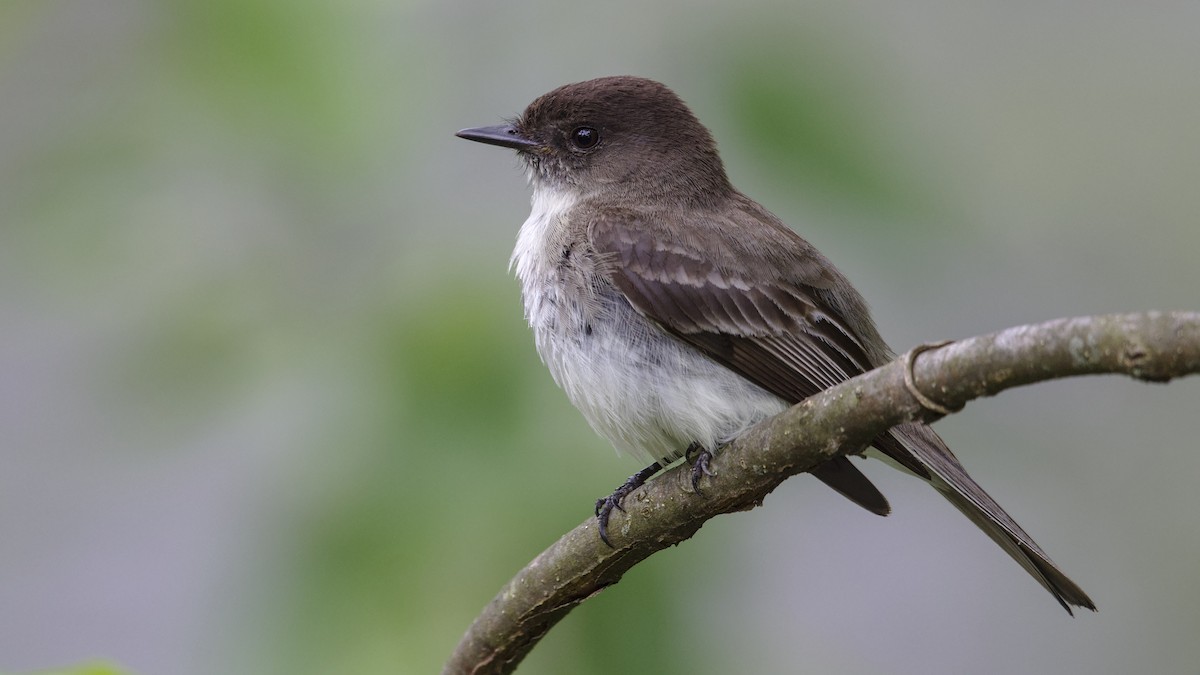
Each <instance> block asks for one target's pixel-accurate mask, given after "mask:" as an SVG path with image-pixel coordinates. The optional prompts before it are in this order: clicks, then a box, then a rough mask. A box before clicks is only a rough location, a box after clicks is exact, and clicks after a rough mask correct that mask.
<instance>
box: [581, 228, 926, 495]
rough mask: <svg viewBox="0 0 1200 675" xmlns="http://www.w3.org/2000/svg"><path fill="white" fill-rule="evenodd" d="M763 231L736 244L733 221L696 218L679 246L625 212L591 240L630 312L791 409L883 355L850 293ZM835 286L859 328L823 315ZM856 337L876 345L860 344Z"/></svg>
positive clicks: (818, 260) (781, 237)
mask: <svg viewBox="0 0 1200 675" xmlns="http://www.w3.org/2000/svg"><path fill="white" fill-rule="evenodd" d="M722 225H724V227H722ZM764 225H765V226H766V227H767V228H768V229H767V230H766V231H765V232H763V231H762V230H757V231H755V232H754V234H755V236H754V237H745V236H743V237H741V238H739V237H738V236H737V235H736V231H737V229H738V227H737V222H735V221H729V222H726V223H720V222H716V221H712V220H705V219H703V218H699V219H698V220H697V222H695V223H690V224H689V228H688V229H687V230H686V232H687V234H685V235H684V236H682V237H680V236H673V235H671V234H668V233H666V232H665V231H664V228H663V226H662V225H661V223H657V222H655V221H653V220H651V219H646V218H643V217H640V216H638V215H636V214H632V213H631V214H628V215H625V216H624V217H621V218H605V219H598V220H596V221H595V222H594V223H592V225H591V227H590V228H589V235H590V238H591V243H592V245H593V246H594V247H595V249H596V250H597V251H598V252H599V253H601V255H604V256H608V259H609V262H610V264H609V269H608V271H609V277H610V279H611V280H612V282H613V284H614V285H616V287H617V288H618V289H619V290H620V291H621V292H622V293H623V294H624V295H625V297H626V299H628V301H629V303H630V304H631V305H632V306H633V307H634V308H635V309H636V310H637V311H639V312H640V313H642V314H643V315H645V316H646V317H649V318H650V319H653V320H654V321H655V322H657V323H658V324H659V325H661V326H662V327H663V328H664V329H665V330H667V331H668V332H670V333H672V334H673V335H675V336H676V337H678V338H679V339H681V340H683V341H685V342H687V343H689V344H691V345H693V346H694V347H696V348H697V349H699V350H700V351H701V352H703V353H704V354H706V355H708V356H709V357H710V358H712V359H714V360H716V361H717V362H719V363H721V364H723V365H725V366H726V367H728V368H730V369H731V370H733V371H734V372H737V373H738V374H740V375H742V376H743V377H745V378H746V379H748V380H750V381H751V382H754V383H755V384H757V385H759V386H760V387H762V388H764V389H766V390H767V391H769V392H771V393H773V394H775V395H776V396H779V397H780V398H782V399H784V400H785V401H788V402H790V403H798V402H800V401H802V400H804V399H806V398H808V397H809V396H812V395H813V394H815V393H817V392H820V391H823V390H825V389H828V388H829V387H831V386H833V385H835V384H838V383H840V382H844V381H845V380H847V379H850V378H851V377H854V376H855V375H859V374H861V373H864V372H866V371H868V370H870V369H872V368H873V367H874V366H875V363H874V360H875V359H876V358H877V356H878V354H879V353H882V352H886V346H884V345H883V344H882V340H881V339H879V338H878V333H876V331H875V328H874V326H873V325H871V324H870V319H868V318H866V316H865V308H864V306H863V303H862V300H861V298H859V297H858V296H857V294H855V293H854V291H853V290H852V289H850V287H849V284H835V281H839V280H841V279H840V274H839V273H838V272H837V271H836V270H835V269H834V268H833V267H832V265H830V264H829V263H828V262H827V261H826V260H825V259H824V258H823V257H822V256H821V255H820V253H818V252H816V250H815V249H813V248H812V247H811V246H810V245H809V244H808V243H807V242H805V241H804V240H803V239H800V238H799V237H798V236H796V235H795V234H793V233H791V231H790V230H786V228H782V226H778V229H777V228H776V227H774V226H771V225H770V224H769V223H767V224H763V223H760V224H759V227H763V226H764ZM779 229H783V230H784V231H782V232H781V231H779ZM746 234H749V233H746ZM763 234H766V235H767V237H766V239H767V245H765V246H764V245H763V243H762V239H763V237H762V236H759V235H763ZM701 242H703V243H702V244H701ZM701 246H703V250H702V249H701ZM835 287H837V288H840V289H843V292H844V293H849V294H851V295H850V296H849V297H848V298H845V299H843V300H842V302H841V304H842V305H844V306H846V307H849V308H851V309H857V310H860V311H859V313H860V314H862V318H861V319H860V322H862V323H865V325H864V326H862V327H860V330H855V329H854V328H851V327H850V326H848V325H847V324H846V322H845V321H844V320H843V319H841V318H840V312H839V311H837V310H835V309H834V308H833V307H831V306H830V305H831V304H832V303H831V302H830V301H829V300H828V298H829V297H830V296H831V295H832V294H833V293H834V291H833V288H835ZM863 333H866V334H868V335H871V336H873V337H874V340H873V341H866V342H864V340H863V339H862V338H860V335H862V334H863ZM889 441H890V442H889ZM879 445H880V446H881V447H880V449H881V450H883V451H884V452H885V453H887V454H888V455H889V456H892V457H893V459H895V460H896V461H897V462H899V463H900V464H901V465H903V466H904V467H905V468H907V469H909V470H910V471H912V472H913V473H915V474H917V475H918V476H920V477H922V478H926V479H928V478H929V473H928V472H927V471H926V469H925V467H924V466H922V465H921V464H920V463H919V462H917V461H916V460H915V459H914V458H913V457H912V455H911V454H910V453H909V452H908V450H907V449H906V448H905V447H904V446H903V445H902V444H900V443H897V442H894V441H891V440H890V439H881V442H880V443H879ZM842 468H843V469H844V467H842ZM819 477H820V476H819ZM862 480H863V481H866V479H865V478H863V479H862Z"/></svg>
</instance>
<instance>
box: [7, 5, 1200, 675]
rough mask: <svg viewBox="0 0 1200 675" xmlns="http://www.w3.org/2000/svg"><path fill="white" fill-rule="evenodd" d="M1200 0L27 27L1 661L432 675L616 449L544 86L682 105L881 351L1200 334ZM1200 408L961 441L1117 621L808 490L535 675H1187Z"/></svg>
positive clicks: (631, 601) (933, 506)
mask: <svg viewBox="0 0 1200 675" xmlns="http://www.w3.org/2000/svg"><path fill="white" fill-rule="evenodd" d="M1198 25H1200V5H1197V4H1196V3H1193V2H1162V3H1121V2H1115V1H1105V2H1082V1H1075V2H1061V3H1052V4H1049V5H1043V4H1039V3H998V2H997V3H955V2H949V1H947V0H943V1H940V2H939V1H936V0H918V1H916V2H906V3H889V2H883V1H881V0H875V1H871V2H850V3H847V2H834V1H832V0H830V1H826V2H799V3H797V2H770V1H767V2H761V1H758V0H752V1H751V2H741V3H718V2H699V3H696V2H679V1H676V2H663V3H651V4H647V3H641V2H629V1H627V0H620V1H618V2H614V3H608V4H604V5H596V4H594V3H589V4H578V5H568V4H563V3H561V2H557V1H552V0H540V1H537V2H506V3H485V2H473V3H471V2H452V1H450V2H448V1H441V2H433V1H429V0H426V1H423V2H422V1H410V2H404V1H402V0H401V1H398V2H350V3H336V2H330V1H324V2H321V1H316V0H310V1H295V0H292V1H288V2H285V1H283V0H237V1H236V2H234V1H231V0H215V1H214V0H209V1H207V2H200V1H197V0H175V1H160V2H149V1H135V0H87V1H86V2H84V1H83V0H59V1H55V2H46V1H45V0H6V1H5V2H3V3H2V4H0V671H6V672H19V671H29V670H35V669H48V668H56V667H63V666H66V665H69V664H73V663H80V662H86V661H89V660H91V659H104V660H109V661H111V662H113V663H117V664H120V665H121V667H123V668H128V669H129V670H130V671H132V672H135V673H139V674H146V675H149V674H152V673H153V674H162V675H207V674H209V673H246V674H261V673H289V674H296V673H314V674H315V673H331V672H346V673H356V674H368V673H430V672H436V671H437V670H438V669H439V668H440V666H441V664H442V663H443V661H444V660H445V658H446V657H447V655H448V654H449V652H450V651H451V649H452V648H453V647H454V645H455V643H456V642H457V640H458V638H459V637H460V636H461V634H462V633H463V631H464V630H465V629H466V627H467V625H468V624H469V623H470V621H471V619H472V618H473V617H474V615H475V614H476V612H477V611H478V610H479V609H480V608H481V607H483V605H484V604H486V603H487V601H488V600H489V599H490V598H491V597H492V596H493V594H494V593H495V592H496V591H497V590H499V588H500V587H501V585H502V584H503V583H504V582H505V581H506V580H507V579H508V578H509V577H510V576H511V575H512V574H513V573H514V572H515V571H516V570H517V569H519V568H520V567H521V566H522V565H524V564H525V563H526V562H527V561H528V560H529V559H530V558H532V557H533V556H534V555H535V554H536V553H538V552H539V551H540V550H542V548H544V547H545V546H546V545H548V544H549V543H550V542H552V541H553V540H554V539H555V538H556V537H557V536H558V535H559V534H561V533H562V532H564V531H565V530H567V529H568V528H570V527H572V526H574V525H576V524H578V523H579V522H581V521H582V520H583V519H585V518H586V517H588V515H589V513H590V511H591V505H592V502H593V500H594V499H595V498H596V497H597V496H600V495H602V494H607V493H608V491H610V490H611V489H612V488H613V487H614V486H616V485H617V484H618V483H619V482H620V481H621V480H623V479H624V478H625V477H626V476H627V475H628V474H630V473H632V472H633V471H635V470H636V469H638V468H640V467H638V466H637V465H636V462H634V461H633V460H630V459H628V458H618V457H616V456H615V455H614V453H613V452H612V450H611V449H610V448H609V447H608V446H607V444H606V443H605V442H603V441H601V440H600V439H599V438H597V437H596V436H595V435H594V434H593V433H592V432H591V431H590V430H589V429H588V428H587V426H586V424H585V423H584V422H583V421H582V419H581V417H580V416H579V415H578V414H577V413H576V412H575V411H574V410H573V409H571V408H570V406H569V404H568V403H567V402H566V400H565V398H564V397H563V396H562V395H561V394H560V393H559V392H558V391H557V390H556V389H555V388H554V385H553V383H552V382H551V380H550V377H549V375H548V374H547V373H546V372H545V371H544V369H543V368H542V367H541V365H540V364H539V363H538V360H537V357H536V354H535V353H534V350H533V345H532V340H531V338H530V336H529V334H528V331H527V329H526V327H525V326H524V325H523V322H522V317H521V306H520V301H519V298H518V289H517V286H516V283H515V281H514V280H513V279H512V278H511V277H510V275H509V274H508V273H507V272H506V269H505V264H506V262H507V260H508V255H509V252H510V250H511V246H512V242H513V239H514V236H515V234H516V231H517V228H518V226H519V225H520V223H521V222H522V220H523V219H524V218H525V215H526V214H527V212H528V205H527V200H528V191H527V188H526V187H525V185H524V182H523V178H522V175H521V173H520V171H519V168H518V165H517V162H516V160H515V159H514V157H513V156H512V155H511V153H507V152H504V151H501V150H499V149H495V148H484V147H482V146H479V145H476V144H471V143H467V142H464V141H461V140H458V139H456V138H454V136H453V133H454V131H456V130H457V129H460V128H462V127H467V126H477V125H486V124H494V123H496V122H498V121H499V120H501V119H502V118H504V117H506V116H511V115H514V114H516V113H518V112H520V110H521V109H522V108H523V107H524V106H525V105H526V104H527V103H528V102H529V101H530V100H532V99H533V98H534V97H535V96H537V95H538V94H541V93H543V92H544V91H547V90H549V89H551V88H553V87H555V86H557V85H559V84H563V83H565V82H572V81H578V80H582V79H587V78H590V77H594V76H599V75H608V74H619V73H631V74H638V75H644V76H649V77H653V78H656V79H659V80H662V81H664V82H667V83H668V84H670V85H671V86H672V87H673V88H675V89H676V90H677V91H678V92H679V93H680V94H681V95H682V96H683V97H684V98H685V99H686V100H687V101H689V103H690V104H691V105H692V106H693V108H694V109H695V110H696V112H697V114H698V115H699V116H700V117H701V119H702V120H704V121H705V122H706V123H707V124H708V125H709V126H710V127H711V128H712V130H713V132H714V133H715V135H716V137H717V139H718V140H719V142H720V143H721V147H722V151H723V154H724V157H725V159H726V162H727V165H728V168H729V171H730V175H731V177H732V179H733V181H734V183H735V184H736V185H738V186H739V187H740V188H741V189H742V190H744V191H745V192H747V193H748V194H750V195H751V196H753V197H755V198H757V199H759V200H760V201H762V202H763V203H765V204H766V205H768V207H769V208H771V209H772V210H774V211H775V212H776V213H778V214H779V215H780V216H781V217H783V218H784V220H785V221H787V222H789V223H792V224H793V225H794V226H795V227H796V228H797V229H798V230H799V231H800V232H802V233H803V234H804V235H805V236H806V237H808V238H809V239H810V240H811V241H813V242H814V243H815V244H816V245H818V246H819V247H820V248H821V249H822V250H823V251H825V253H827V254H828V255H829V256H830V257H831V258H833V259H834V260H835V261H838V264H839V265H840V266H841V267H842V269H843V270H844V271H845V272H846V273H847V274H848V275H849V276H850V277H851V278H852V279H853V280H854V281H855V282H856V284H857V285H858V286H859V288H860V289H861V290H862V291H863V293H864V294H865V295H866V297H867V298H868V300H869V301H870V302H871V303H872V305H873V306H874V308H875V311H876V316H877V319H878V321H879V324H880V326H881V328H882V330H883V332H884V333H885V335H887V336H888V338H889V340H890V341H891V342H892V344H893V346H894V347H896V348H897V349H900V350H903V349H907V348H908V347H910V346H911V345H913V344H915V343H918V342H922V341H929V340H935V339H942V338H953V337H963V336H969V335H974V334H979V333H985V332H989V331H992V330H996V329H999V328H1002V327H1006V326H1009V325H1017V324H1022V323H1028V322H1034V321H1039V320H1045V319H1049V318H1054V317H1058V316H1069V315H1079V314H1089V313H1101V312H1113V311H1131V310H1140V309H1153V308H1161V309H1184V308H1191V309H1196V308H1197V307H1198V305H1200V302H1198V299H1200V293H1198V290H1200V265H1198V264H1197V258H1198V257H1200V189H1197V186H1198V185H1200V125H1198V124H1197V123H1196V121H1197V120H1198V119H1200V78H1197V77H1196V64H1197V63H1200V40H1197V39H1196V27H1197V26H1198ZM1198 401H1200V381H1198V380H1188V381H1182V382H1177V383H1173V384H1171V385H1169V386H1167V387H1158V386H1147V385H1142V384H1138V383H1133V382H1129V381H1125V380H1121V379H1117V378H1089V379H1078V380H1073V381H1068V382H1058V383H1053V384H1048V385H1043V386H1038V387H1034V388H1030V389H1026V390H1023V391H1018V392H1010V393H1006V394H1005V395H1004V396H1001V397H999V398H998V399H996V400H989V401H984V402H981V403H977V404H975V405H972V406H970V407H969V408H968V409H967V410H966V411H965V412H964V413H963V414H961V415H957V416H954V417H952V418H949V419H947V420H944V421H943V422H941V423H939V425H938V428H939V429H940V430H941V431H942V432H943V434H944V435H945V437H946V438H947V439H948V441H949V442H950V443H951V445H952V446H953V447H955V448H956V450H957V452H958V455H959V457H960V458H962V459H963V460H964V462H965V463H966V464H967V466H968V467H969V468H970V469H971V470H972V473H973V474H974V475H975V476H976V477H977V478H978V479H979V480H980V482H982V483H983V484H984V485H985V486H986V487H987V488H988V489H989V490H990V491H991V492H992V493H993V495H994V496H995V497H996V498H997V499H998V500H999V501H1000V502H1001V503H1003V504H1005V505H1006V506H1007V507H1008V509H1009V510H1010V511H1011V512H1012V513H1013V515H1014V516H1015V517H1016V518H1017V519H1018V520H1019V521H1020V522H1021V523H1022V524H1023V525H1024V526H1025V527H1026V528H1027V529H1028V530H1029V531H1030V532H1031V533H1032V534H1033V535H1034V536H1035V537H1036V538H1037V539H1038V540H1039V541H1040V542H1041V543H1042V545H1043V546H1044V547H1045V548H1046V549H1047V550H1049V551H1050V553H1051V554H1052V555H1053V556H1054V558H1055V559H1056V560H1057V561H1058V562H1059V563H1060V564H1061V565H1062V566H1063V567H1064V568H1065V569H1066V570H1067V571H1068V573H1069V574H1070V575H1071V576H1072V577H1073V578H1074V579H1075V580H1076V581H1078V582H1079V583H1080V584H1081V585H1082V586H1083V587H1084V588H1085V589H1086V590H1087V591H1088V592H1089V593H1090V594H1091V595H1092V597H1093V598H1095V600H1096V601H1097V603H1098V604H1099V606H1100V609H1101V611H1100V613H1099V614H1096V615H1092V614H1090V613H1087V614H1086V615H1084V616H1080V617H1078V618H1076V619H1074V620H1072V619H1069V618H1068V617H1067V616H1066V615H1065V613H1063V612H1062V611H1061V609H1059V607H1058V606H1057V605H1056V604H1055V603H1054V602H1053V600H1052V599H1051V598H1050V597H1049V596H1047V595H1046V593H1045V592H1044V591H1043V590H1042V589H1041V588H1040V587H1038V586H1037V584H1035V583H1033V582H1032V581H1031V580H1030V579H1028V578H1027V577H1026V575H1025V573H1024V572H1023V571H1022V570H1021V569H1020V568H1019V567H1018V566H1017V565H1015V564H1013V562H1012V561H1011V560H1009V559H1008V558H1007V557H1006V556H1005V555H1003V554H1002V553H1001V552H1000V551H999V550H997V549H996V548H995V547H994V545H993V544H992V543H991V542H990V541H988V540H987V539H986V538H985V537H983V536H981V535H980V534H979V533H978V532H976V531H975V530H974V529H973V527H972V526H971V525H970V524H969V523H968V522H966V520H965V519H963V518H961V517H960V516H959V515H958V514H957V513H956V512H954V510H953V509H951V508H949V507H948V506H947V505H946V504H945V503H944V502H943V501H942V500H941V499H940V498H939V497H938V496H937V495H936V494H934V493H933V491H931V490H928V489H927V488H926V487H925V486H923V485H921V484H920V483H918V482H917V481H914V480H910V479H908V478H906V477H904V476H901V475H899V474H896V473H894V472H892V471H891V470H890V469H888V468H887V467H884V466H882V465H875V464H869V465H867V471H868V472H869V473H870V474H871V475H872V476H873V477H875V478H876V479H877V482H878V483H879V484H880V486H881V487H882V488H883V489H884V491H885V492H886V493H887V494H888V495H889V496H890V498H891V500H892V504H893V507H894V509H895V513H894V515H893V516H892V517H890V518H887V519H881V518H875V517H873V516H870V515H869V514H867V513H866V512H864V511H862V510H860V509H857V508H855V507H854V506H853V505H851V504H849V503H848V502H845V501H844V500H841V499H840V498H838V497H837V496H836V495H834V494H833V493H832V492H831V491H829V490H826V489H824V488H822V487H820V486H819V484H818V483H816V482H815V481H813V480H810V479H808V478H804V477H802V478H799V479H796V480H793V481H790V482H789V483H788V484H786V485H784V486H783V487H782V488H781V489H780V490H779V491H777V492H776V493H775V494H774V495H773V496H772V497H771V498H769V499H768V500H767V502H766V506H765V508H763V509H758V510H756V511H754V512H752V513H750V514H743V515H737V516H729V517H725V518H721V519H718V520H716V521H713V522H711V523H710V524H709V525H707V526H706V527H705V528H704V529H703V531H702V532H701V533H700V535H699V536H698V537H697V538H696V539H694V540H693V541H690V542H688V543H686V544H684V545H683V546H680V547H678V548H675V549H672V550H670V551H666V552H664V553H663V554H661V555H659V556H656V557H655V558H653V559H651V560H650V561H648V562H647V563H646V564H644V565H642V566H640V567H639V568H637V569H636V570H634V571H633V572H631V573H630V574H629V575H628V576H627V577H626V578H625V580H624V581H623V582H622V583H621V584H619V585H618V586H616V587H613V588H611V589H609V590H607V591H605V592H604V593H603V594H601V595H600V596H598V597H597V598H595V599H593V600H592V601H590V602H588V603H587V604H586V605H584V606H583V607H582V608H580V609H578V610H577V611H575V612H574V613H573V614H571V615H570V616H569V617H568V618H567V619H566V620H565V621H564V622H563V623H562V624H560V625H559V626H558V627H557V628H556V629H555V630H554V631H552V632H551V633H550V635H549V636H548V637H547V638H546V640H545V641H544V642H543V643H542V645H541V646H540V647H538V648H537V649H536V650H535V651H534V652H533V654H532V655H531V656H530V657H529V658H528V660H527V661H526V663H525V664H524V665H523V666H522V668H521V672H522V673H528V674H530V675H532V674H536V673H582V674H587V673H597V674H600V673H604V674H608V673H614V672H638V673H730V672H739V673H741V672H746V673H781V672H799V671H806V672H820V673H878V672H888V673H931V672H936V673H964V672H970V673H997V674H999V673H1015V672H1024V673H1096V672H1113V673H1116V672H1155V673H1177V672H1194V669H1195V664H1196V663H1198V662H1200V642H1198V641H1197V640H1196V636H1197V635H1200V582H1198V581H1197V578H1196V571H1197V569H1200V517H1197V516H1198V513H1197V507H1196V501H1195V497H1194V495H1195V481H1196V479H1197V477H1200V453H1197V443H1196V441H1195V438H1196V436H1197V433H1200V414H1198V413H1200V403H1198Z"/></svg>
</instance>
